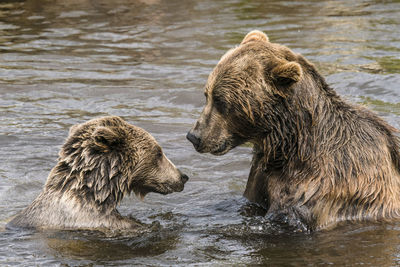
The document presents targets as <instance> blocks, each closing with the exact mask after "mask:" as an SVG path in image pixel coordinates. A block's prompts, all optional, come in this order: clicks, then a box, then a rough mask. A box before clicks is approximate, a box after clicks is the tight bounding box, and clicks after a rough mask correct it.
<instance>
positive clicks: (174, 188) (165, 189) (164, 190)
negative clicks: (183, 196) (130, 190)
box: [134, 183, 185, 200]
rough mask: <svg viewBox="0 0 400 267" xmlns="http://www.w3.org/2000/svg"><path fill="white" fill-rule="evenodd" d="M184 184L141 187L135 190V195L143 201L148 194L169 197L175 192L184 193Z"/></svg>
mask: <svg viewBox="0 0 400 267" xmlns="http://www.w3.org/2000/svg"><path fill="white" fill-rule="evenodd" d="M184 186H185V185H184V183H176V184H167V183H162V184H159V185H156V186H154V187H153V186H141V187H139V188H135V190H134V193H135V195H136V196H137V197H138V198H140V199H141V200H143V199H144V197H145V196H146V195H147V194H148V193H157V194H161V195H167V194H171V193H174V192H182V191H183V189H184Z"/></svg>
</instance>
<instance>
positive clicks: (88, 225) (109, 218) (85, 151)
mask: <svg viewBox="0 0 400 267" xmlns="http://www.w3.org/2000/svg"><path fill="white" fill-rule="evenodd" d="M187 180H188V177H187V176H186V175H185V174H182V173H181V172H180V171H179V170H178V169H177V168H176V167H175V166H174V164H173V163H172V162H171V161H170V160H169V159H168V158H167V157H166V156H165V155H164V153H163V151H162V149H161V147H160V146H159V145H158V143H157V142H156V140H155V139H154V138H153V137H152V136H151V135H150V134H149V133H148V132H146V131H145V130H143V129H141V128H139V127H136V126H133V125H131V124H128V123H127V122H125V121H124V120H122V119H121V118H120V117H115V116H111V117H103V118H98V119H93V120H90V121H88V122H85V123H82V124H77V125H74V126H72V127H71V129H70V132H69V136H68V138H67V140H66V142H65V144H64V145H63V146H62V148H61V151H60V153H59V159H58V163H57V165H56V166H55V167H54V168H53V169H52V170H51V172H50V175H49V176H48V178H47V182H46V185H45V186H44V189H43V191H42V192H41V193H40V195H39V196H38V197H37V198H36V199H35V200H34V201H33V202H32V204H31V205H29V206H28V207H27V208H26V209H25V210H23V211H22V212H21V213H20V214H18V215H17V216H16V217H15V218H14V219H13V220H12V221H10V222H9V223H8V225H7V227H8V228H14V227H24V228H53V229H75V228H80V229H105V230H133V229H135V228H137V227H138V226H139V224H138V223H137V222H136V221H134V220H133V219H129V218H127V217H123V216H121V215H120V213H119V212H118V211H117V209H116V207H117V205H118V204H119V203H120V201H121V200H122V198H123V197H124V196H125V195H126V194H130V193H131V192H132V191H133V192H135V194H136V195H138V196H140V197H141V198H143V197H144V196H145V195H146V194H147V193H149V192H156V193H160V194H169V193H172V192H179V191H182V190H183V187H184V184H185V182H186V181H187Z"/></svg>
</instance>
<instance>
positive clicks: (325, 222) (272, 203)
mask: <svg viewBox="0 0 400 267" xmlns="http://www.w3.org/2000/svg"><path fill="white" fill-rule="evenodd" d="M205 96H206V99H207V100H206V101H207V102H206V106H205V107H204V109H203V111H202V114H201V115H200V118H199V119H198V121H197V122H196V124H195V125H194V126H193V128H192V129H191V130H190V132H189V133H188V135H187V138H188V139H189V140H190V141H191V142H192V143H193V145H194V146H195V148H196V150H197V151H198V152H201V153H205V152H209V153H212V154H215V155H223V154H225V153H227V152H228V151H229V150H230V149H232V148H234V147H235V146H237V145H240V144H243V143H244V142H250V143H252V144H253V147H254V155H253V160H252V167H251V170H250V175H249V178H248V182H247V186H246V190H245V193H244V195H245V197H247V198H248V199H249V200H250V201H254V202H256V203H258V204H260V205H262V206H263V207H264V208H266V209H267V210H268V211H269V212H270V213H271V214H274V213H278V214H286V215H287V217H289V218H296V220H300V221H301V222H302V223H303V224H304V225H306V227H307V228H308V229H311V230H315V229H321V228H326V227H329V226H334V225H335V224H336V223H337V222H339V221H344V220H367V219H373V220H385V219H391V218H398V217H399V216H400V210H399V209H400V175H399V165H400V156H399V139H398V137H397V135H396V134H397V130H396V129H394V128H393V127H391V126H390V125H388V124H387V123H386V122H384V121H383V120H382V119H381V118H379V117H378V116H376V115H375V114H374V113H372V112H370V111H368V110H367V109H365V108H363V107H360V106H357V105H353V104H349V103H346V102H345V101H344V100H342V99H341V98H340V97H339V96H338V95H337V94H336V92H335V91H334V90H333V89H332V88H330V87H329V86H328V85H327V83H326V82H325V80H324V78H323V77H322V76H321V75H320V74H319V73H318V72H317V70H316V68H315V67H314V66H313V65H312V64H311V63H310V62H308V61H307V60H306V59H305V58H304V57H303V56H302V55H300V54H296V53H294V52H292V51H291V50H290V49H288V48H287V47H285V46H282V45H279V44H274V43H271V42H270V41H269V40H268V37H267V35H265V34H264V33H262V32H260V31H252V32H250V33H249V34H247V35H246V37H245V38H244V39H243V41H242V43H241V44H240V45H239V46H238V47H236V48H234V49H231V50H229V51H228V52H227V53H226V54H225V55H224V56H223V57H222V58H221V60H220V61H219V63H218V64H217V66H216V67H215V68H214V70H213V71H212V73H211V74H210V76H209V78H208V81H207V84H206V87H205Z"/></svg>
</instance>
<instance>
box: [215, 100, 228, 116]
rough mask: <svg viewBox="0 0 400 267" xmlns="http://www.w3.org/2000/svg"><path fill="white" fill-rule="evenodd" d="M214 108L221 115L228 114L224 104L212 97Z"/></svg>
mask: <svg viewBox="0 0 400 267" xmlns="http://www.w3.org/2000/svg"><path fill="white" fill-rule="evenodd" d="M213 101H214V106H215V108H216V109H217V110H218V111H219V112H220V113H221V114H227V113H228V106H227V104H226V102H225V101H224V100H223V99H221V98H220V97H214V99H213Z"/></svg>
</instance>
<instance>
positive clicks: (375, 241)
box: [0, 0, 400, 266]
mask: <svg viewBox="0 0 400 267" xmlns="http://www.w3.org/2000/svg"><path fill="white" fill-rule="evenodd" d="M399 11H400V6H399V5H398V1H384V2H381V1H373V0H367V1H361V0H360V1H358V0H357V1H351V2H350V1H316V0H308V1H278V0H274V1H268V3H266V2H265V1H259V0H257V1H244V0H227V1H192V0H190V1H174V0H169V1H165V0H149V1H145V0H141V1H140V0H137V1H135V0H118V1H105V0H98V1H89V0H79V1H77V0H68V1H49V0H44V1H42V0H26V1H12V0H9V1H2V2H1V3H0V114H1V116H0V162H1V164H0V210H1V212H0V227H1V226H4V224H5V222H6V221H7V220H8V219H9V218H10V217H11V216H13V215H14V214H16V213H17V212H18V211H20V210H21V209H22V208H23V207H25V206H26V205H28V204H29V203H30V202H31V201H32V200H33V199H34V197H35V196H36V195H37V194H38V193H39V192H40V190H41V189H42V186H43V184H44V182H45V180H46V177H47V175H48V172H49V171H50V169H51V168H52V167H53V166H54V162H55V160H56V159H57V151H58V150H59V148H60V146H61V144H62V143H63V142H64V139H65V138H66V135H67V133H68V129H69V127H70V126H71V125H73V124H76V123H81V122H83V121H86V120H89V119H92V118H93V117H96V116H102V115H119V116H122V117H124V118H125V120H127V121H128V122H130V123H133V124H135V125H138V126H140V127H143V128H145V129H146V130H148V131H149V132H151V133H152V134H153V135H154V136H155V138H156V139H157V140H158V141H159V143H160V144H161V145H162V147H163V148H164V151H165V153H166V155H167V156H168V157H169V158H170V159H171V160H172V161H173V162H175V163H176V165H177V166H178V167H180V168H181V169H182V171H183V172H185V173H187V174H188V175H189V176H190V177H191V179H190V181H189V182H188V183H187V184H186V186H185V190H184V191H183V192H181V193H179V194H172V195H168V196H159V195H155V194H150V195H148V196H147V197H146V199H145V200H144V202H140V201H138V200H137V199H135V198H134V197H132V198H127V199H124V201H123V203H122V205H121V207H120V209H119V210H120V212H121V213H122V214H124V215H126V214H132V216H134V217H135V218H137V219H138V220H140V221H143V222H145V223H148V224H151V223H152V222H154V221H159V222H160V223H161V226H162V227H163V228H162V229H163V230H160V231H159V232H155V233H152V234H150V235H147V236H143V237H140V238H133V237H126V238H123V237H118V238H116V237H114V238H111V237H106V236H102V235H98V234H96V233H83V232H61V233H54V232H53V233H47V232H45V233H35V232H7V231H0V265H13V264H15V265H18V264H20V265H23V266H30V265H60V264H65V265H85V264H87V265H90V264H99V265H102V264H103V265H118V266H122V265H127V266H130V265H135V264H140V265H162V264H164V265H174V266H175V265H190V264H193V265H196V264H198V265H243V264H249V265H252V264H260V265H262V264H264V265H296V266H297V265H314V264H329V263H332V264H336V265H352V264H371V265H375V266H385V265H386V266H387V265H398V264H399V256H398V255H399V252H398V248H399V245H400V242H399V240H398V236H399V233H400V232H399V229H398V225H382V224H357V225H343V226H341V227H339V228H337V229H334V230H332V231H327V232H319V233H312V234H307V233H299V232H293V231H292V230H293V229H287V228H285V226H284V225H279V224H275V223H274V222H271V221H270V220H268V218H266V217H265V216H264V215H265V214H264V212H263V210H261V209H259V208H258V207H257V206H254V205H252V204H249V203H247V201H246V200H245V199H244V198H243V197H242V193H243V190H244V188H245V184H246V180H247V175H248V172H249V168H250V159H251V148H249V147H239V148H236V149H235V150H233V151H232V152H230V153H229V154H228V155H225V156H223V157H214V156H211V155H203V154H198V153H196V152H195V151H194V149H193V148H192V146H191V145H190V144H189V143H188V142H187V141H186V140H185V134H186V132H187V130H188V129H189V128H190V127H191V125H192V124H193V123H194V121H195V120H196V119H197V117H198V114H199V113H200V111H201V109H202V107H203V104H204V101H205V100H204V99H203V95H202V88H203V86H204V84H205V81H206V78H207V76H208V74H209V73H210V72H211V70H212V68H213V67H214V66H215V64H216V63H217V62H218V59H219V58H220V57H221V56H222V55H223V54H224V53H225V52H226V50H227V49H229V48H231V47H233V46H235V45H237V44H238V43H239V42H240V41H241V39H242V38H243V36H244V34H246V33H247V32H248V31H250V30H253V29H255V28H257V29H260V30H263V31H265V32H267V33H268V35H269V37H270V39H271V40H272V41H274V42H278V43H282V44H286V45H289V46H290V47H291V48H292V49H293V50H294V51H296V52H299V53H302V54H304V55H305V56H306V57H307V58H308V59H309V60H311V61H312V62H313V63H315V64H316V65H317V67H318V69H319V70H320V71H321V72H322V73H323V74H324V75H326V77H327V80H328V82H329V83H330V84H331V85H332V87H334V88H336V90H337V91H338V92H339V93H340V94H342V95H344V97H345V98H346V99H349V100H350V101H355V102H359V103H362V104H364V105H366V106H368V107H370V108H372V109H374V110H375V111H377V112H378V113H379V114H380V115H381V116H383V117H384V118H385V119H386V120H387V121H388V122H389V123H391V124H392V125H394V126H396V127H397V128H400V120H399V118H398V117H399V116H398V115H399V114H400V107H399V103H400V90H399V86H398V85H399V84H400V70H399V52H400V32H399V27H398V25H399V24H400V17H399V16H398V14H399Z"/></svg>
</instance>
